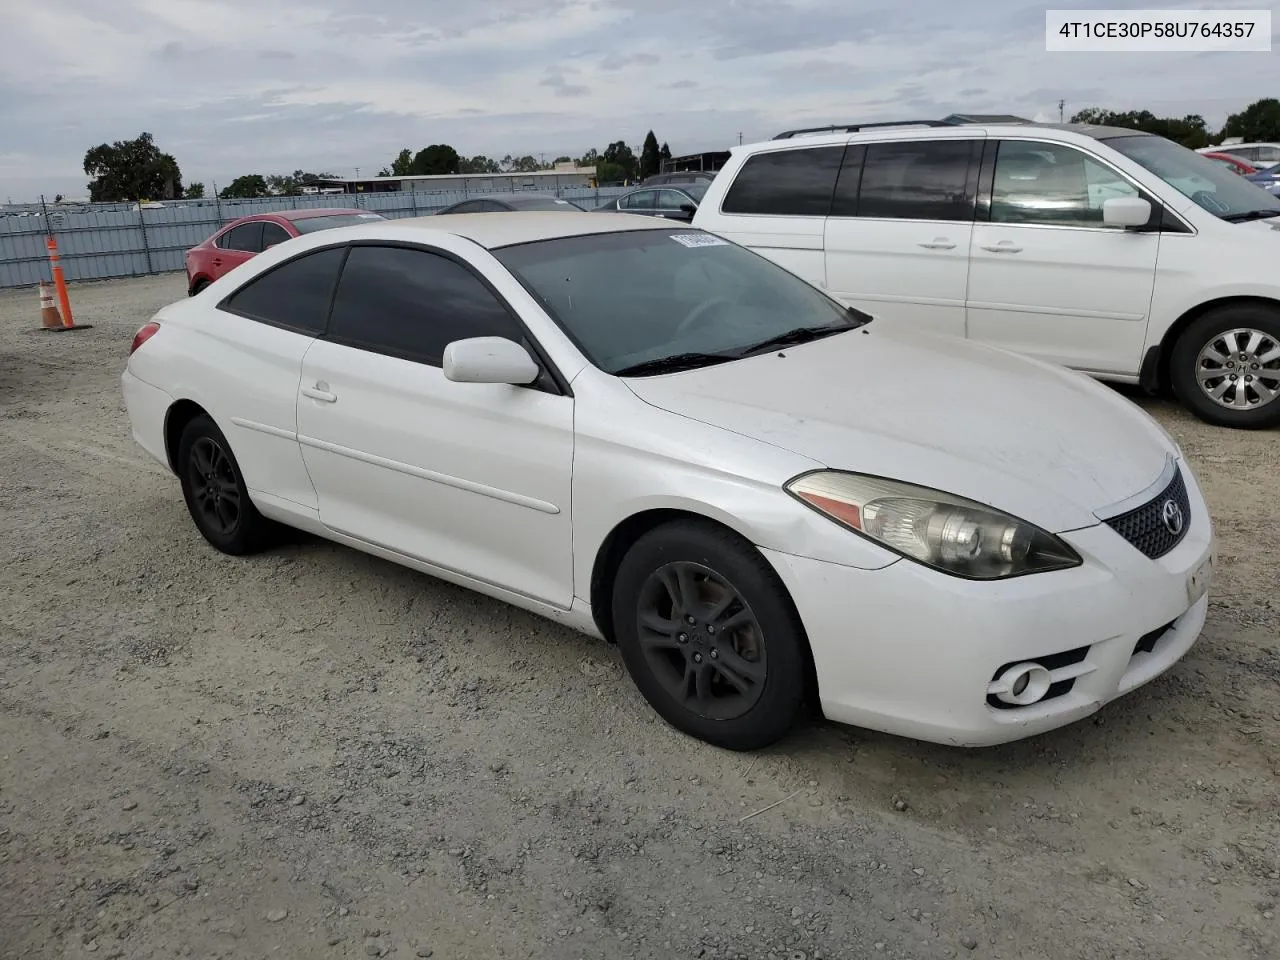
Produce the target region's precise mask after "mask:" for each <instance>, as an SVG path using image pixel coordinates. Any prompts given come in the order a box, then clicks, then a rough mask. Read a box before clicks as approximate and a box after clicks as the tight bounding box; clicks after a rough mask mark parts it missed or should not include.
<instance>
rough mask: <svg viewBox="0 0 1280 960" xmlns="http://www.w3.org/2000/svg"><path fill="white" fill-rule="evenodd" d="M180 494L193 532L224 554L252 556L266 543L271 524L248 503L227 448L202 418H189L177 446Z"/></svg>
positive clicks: (209, 420)
mask: <svg viewBox="0 0 1280 960" xmlns="http://www.w3.org/2000/svg"><path fill="white" fill-rule="evenodd" d="M178 472H179V477H180V479H181V482H182V495H183V498H184V499H185V500H186V502H187V510H188V512H189V513H190V514H191V519H192V520H193V521H195V525H196V529H198V530H199V531H200V533H201V534H202V535H203V536H204V538H205V539H206V540H208V541H209V542H210V543H211V544H213V546H215V547H216V548H217V549H219V550H221V551H222V552H223V553H229V554H234V555H239V554H245V553H252V552H254V551H256V550H260V549H261V548H262V547H263V546H265V545H266V543H267V540H268V538H269V534H270V532H271V528H272V524H271V521H269V520H267V519H266V518H265V517H264V516H262V514H260V513H259V512H258V510H257V508H256V507H255V506H254V505H253V501H252V500H250V499H249V490H248V488H247V487H246V486H245V483H244V477H243V476H242V475H241V473H240V465H239V464H238V463H237V462H236V458H235V455H234V454H233V453H232V452H231V445H230V444H229V443H227V438H226V437H225V436H223V435H222V431H221V430H219V429H218V425H217V424H216V423H214V422H213V420H212V418H210V417H209V416H208V415H207V414H200V415H199V416H197V417H194V418H193V419H192V420H191V422H190V423H188V424H187V425H186V426H185V427H184V428H183V430H182V437H181V439H180V441H179V443H178Z"/></svg>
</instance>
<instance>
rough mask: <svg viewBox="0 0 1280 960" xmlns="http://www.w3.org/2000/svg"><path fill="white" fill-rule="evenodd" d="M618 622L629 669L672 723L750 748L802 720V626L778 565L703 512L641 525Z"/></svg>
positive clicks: (625, 574) (625, 563) (624, 569)
mask: <svg viewBox="0 0 1280 960" xmlns="http://www.w3.org/2000/svg"><path fill="white" fill-rule="evenodd" d="M613 622H614V632H615V635H616V637H617V640H618V647H619V649H620V651H621V653H622V659H623V662H624V663H625V664H626V667H627V672H628V673H629V674H630V675H631V678H632V680H633V681H634V682H635V684H636V686H637V687H638V688H639V690H640V692H641V694H642V695H643V696H644V698H645V699H646V700H647V701H648V702H649V704H650V706H652V707H653V708H654V710H656V711H657V712H658V714H659V715H661V716H662V717H663V719H665V720H666V721H667V722H668V723H670V724H671V725H672V726H673V727H675V728H676V729H678V730H681V731H683V732H684V733H687V734H689V735H690V736H693V737H697V738H698V739H700V740H705V741H706V742H708V743H711V744H714V745H716V746H720V747H725V748H727V749H730V750H754V749H757V748H759V747H764V746H767V745H769V744H771V743H773V742H775V741H776V740H778V739H780V738H781V737H782V736H783V735H784V734H786V733H787V731H788V730H789V729H790V728H791V727H792V726H793V725H794V723H795V722H796V720H797V719H799V717H800V715H801V712H802V709H803V701H804V692H805V678H806V675H807V671H808V666H809V654H808V644H807V642H806V641H805V639H804V634H803V628H802V627H801V625H800V622H799V619H798V617H797V616H796V613H795V610H794V608H793V606H792V604H791V601H790V598H789V597H788V595H787V593H786V589H785V588H784V587H783V585H782V582H781V581H780V580H779V579H778V576H777V574H776V573H774V571H773V569H772V568H771V567H770V566H769V564H768V563H767V562H766V561H765V559H764V558H763V557H761V556H760V554H759V553H758V552H757V551H756V550H755V548H754V547H752V546H751V544H750V543H747V542H746V541H744V540H742V539H741V538H740V537H738V536H737V535H736V534H733V533H732V532H730V531H728V530H725V529H723V528H721V527H719V526H717V525H715V524H711V523H704V522H699V521H677V522H673V523H669V524H664V525H663V526H661V527H658V528H656V529H654V530H651V531H650V532H648V533H646V534H645V535H644V536H642V537H641V538H640V539H639V540H637V541H636V543H635V544H634V545H633V546H632V547H631V549H630V550H629V551H628V552H627V554H626V556H625V557H624V558H623V560H622V563H621V564H620V566H619V568H618V574H617V577H616V579H615V582H614V592H613Z"/></svg>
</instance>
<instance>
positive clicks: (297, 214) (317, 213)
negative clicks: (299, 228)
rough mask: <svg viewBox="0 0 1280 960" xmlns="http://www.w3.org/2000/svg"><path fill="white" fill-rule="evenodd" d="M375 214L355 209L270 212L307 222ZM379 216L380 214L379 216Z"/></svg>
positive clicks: (323, 208) (327, 208)
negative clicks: (333, 217)
mask: <svg viewBox="0 0 1280 960" xmlns="http://www.w3.org/2000/svg"><path fill="white" fill-rule="evenodd" d="M343 213H346V214H353V213H377V211H376V210H361V209H359V208H357V207H311V208H309V209H303V210H272V211H271V214H272V215H274V216H277V217H284V218H285V219H286V220H307V219H310V218H311V217H332V216H335V215H338V214H343ZM379 216H381V214H379Z"/></svg>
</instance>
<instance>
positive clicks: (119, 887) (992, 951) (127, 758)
mask: <svg viewBox="0 0 1280 960" xmlns="http://www.w3.org/2000/svg"><path fill="white" fill-rule="evenodd" d="M182 295H183V285H182V278H181V276H180V275H166V276H160V277H148V278H138V279H134V280H125V281H111V282H104V283H90V284H77V285H74V286H73V287H72V289H71V297H72V301H73V304H74V306H75V310H76V316H77V319H81V320H83V321H84V322H87V323H92V324H93V325H94V326H93V329H92V330H85V331H79V332H73V333H65V334H45V333H40V332H37V331H36V329H35V328H36V327H37V326H38V324H39V304H38V298H37V293H36V291H34V290H21V291H5V292H0V443H2V444H3V447H4V450H5V453H6V455H5V456H4V457H0V555H3V556H4V557H5V562H4V563H3V564H2V565H0V596H3V597H4V598H5V599H4V603H3V604H2V605H0V903H2V904H4V910H3V911H0V960H9V958H10V957H13V958H17V957H32V958H44V957H48V958H55V957H56V958H62V957H75V956H78V955H80V954H81V953H83V954H84V955H86V956H87V955H90V954H92V955H93V956H95V957H123V956H125V955H126V954H127V956H128V957H129V958H131V960H132V958H139V960H144V958H156V960H160V958H164V960H170V958H174V957H185V956H199V957H204V956H208V957H214V956H222V957H230V956H237V957H238V956H268V955H270V956H273V957H280V958H299V960H301V958H308V960H310V958H315V957H342V956H357V955H364V954H365V952H366V947H365V944H366V943H367V944H368V946H370V947H376V948H377V949H378V950H380V951H382V953H379V954H378V955H389V956H411V955H416V956H430V955H432V951H434V953H435V954H436V955H439V956H444V957H459V958H462V957H512V958H514V957H521V958H535V960H552V958H562V957H606V956H607V957H611V958H613V957H616V958H628V960H629V958H655V960H656V958H669V957H682V958H683V957H707V958H712V957H714V958H720V960H732V958H752V960H755V958H764V957H770V956H772V957H776V958H799V957H807V958H817V957H823V958H827V960H837V958H850V957H862V956H869V955H873V954H876V955H880V954H883V955H885V956H888V957H893V958H903V960H906V958H920V957H947V956H955V955H957V951H961V950H963V951H980V953H979V955H980V956H983V957H991V958H1004V960H1011V958H1015V957H1016V958H1019V960H1058V958H1059V957H1061V956H1063V953H1062V951H1063V950H1064V949H1066V948H1065V947H1064V945H1065V944H1070V948H1069V952H1070V954H1071V956H1072V957H1073V958H1079V960H1104V958H1106V960H1148V958H1152V957H1159V958H1161V960H1183V958H1186V960H1192V958H1197V960H1198V958H1214V960H1262V958H1268V957H1275V956H1280V939H1278V937H1280V929H1278V928H1280V924H1277V923H1276V922H1275V921H1274V919H1273V917H1274V908H1275V904H1276V902H1277V900H1278V899H1280V881H1278V880H1277V879H1276V867H1275V864H1276V862H1277V859H1278V858H1280V792H1278V790H1280V787H1278V784H1277V778H1276V777H1275V775H1274V773H1273V771H1276V770H1280V736H1278V734H1280V721H1278V720H1277V718H1278V717H1280V683H1278V682H1277V681H1280V643H1278V641H1277V637H1278V636H1280V612H1278V610H1277V606H1276V605H1277V604H1280V600H1277V599H1276V598H1277V597H1280V567H1278V566H1277V564H1276V563H1275V557H1276V556H1277V555H1278V554H1280V528H1277V525H1276V523H1275V522H1274V518H1275V504H1276V503H1277V500H1280V469H1278V468H1280V446H1277V443H1276V435H1275V433H1247V432H1232V431H1224V430H1215V429H1212V428H1209V427H1207V426H1204V425H1202V424H1200V423H1198V422H1197V421H1194V420H1193V419H1192V418H1190V417H1189V416H1188V415H1186V414H1185V413H1183V412H1182V411H1180V410H1179V409H1177V408H1176V407H1174V406H1172V405H1171V404H1168V403H1166V402H1163V401H1156V400H1149V399H1146V398H1137V399H1138V402H1140V403H1141V404H1142V405H1143V406H1144V407H1146V408H1147V409H1148V410H1150V411H1152V412H1153V413H1154V414H1155V415H1156V416H1157V417H1158V418H1159V419H1160V420H1161V422H1162V423H1164V424H1165V426H1166V427H1167V428H1168V429H1169V430H1170V432H1171V433H1173V435H1174V436H1175V437H1176V438H1177V439H1178V440H1179V442H1180V443H1181V444H1182V445H1183V447H1184V449H1185V451H1186V452H1187V454H1188V456H1189V457H1190V459H1191V460H1192V462H1193V464H1194V466H1195V467H1196V468H1197V472H1198V476H1199V478H1200V480H1201V482H1202V484H1203V486H1204V489H1205V492H1206V495H1207V496H1208V498H1209V500H1210V502H1211V506H1212V509H1213V511H1214V515H1215V519H1216V522H1217V528H1218V537H1219V546H1218V550H1219V557H1220V561H1221V570H1220V573H1219V576H1218V580H1217V582H1216V583H1215V585H1214V587H1213V592H1212V598H1213V599H1212V604H1211V609H1210V615H1209V622H1208V625H1207V627H1206V631H1205V635H1204V638H1203V639H1202V641H1201V642H1200V643H1199V644H1198V645H1197V646H1196V647H1195V648H1194V649H1193V650H1192V651H1191V653H1190V654H1189V655H1188V656H1187V658H1186V659H1185V660H1184V661H1183V662H1182V663H1181V664H1179V665H1178V666H1177V667H1176V668H1175V669H1174V670H1173V671H1172V672H1171V674H1170V675H1168V676H1166V677H1163V678H1161V679H1160V680H1157V681H1156V682H1154V683H1152V684H1150V685H1149V686H1147V687H1145V688H1143V689H1141V690H1139V691H1135V692H1134V693H1133V694H1131V695H1130V696H1128V697H1126V698H1124V699H1123V700H1121V701H1120V702H1118V703H1115V704H1112V705H1110V706H1109V707H1107V708H1106V710H1104V711H1103V712H1102V713H1101V714H1099V715H1097V716H1096V717H1094V718H1093V719H1091V720H1086V721H1083V722H1081V723H1079V724H1076V725H1074V726H1072V727H1070V728H1067V729H1065V730H1062V731H1058V732H1056V733H1052V734H1049V735H1047V736H1043V737H1039V738H1036V739H1034V740H1031V741H1025V742H1023V743H1018V744H1011V745H1008V746H1005V747H999V748H994V749H990V750H984V751H972V752H962V751H957V750H950V749H947V748H944V747H938V746H931V745H927V744H920V743H915V742H912V741H908V740H902V739H897V738H892V737H887V736H881V735H878V734H872V733H867V732H862V731H857V730H851V729H847V728H841V727H836V726H833V725H826V724H815V725H811V726H809V727H807V728H805V729H803V730H801V731H799V732H797V733H796V735H795V736H793V737H792V738H790V739H789V740H788V741H786V742H784V743H783V744H780V745H778V746H777V747H775V748H772V749H770V750H766V751H761V752H759V753H757V754H754V755H738V754H732V753H727V752H724V751H720V750H716V749H714V748H711V747H707V746H705V745H703V744H700V743H698V742H696V741H693V740H690V739H688V738H685V737H682V736H680V735H678V734H676V733H675V732H673V731H672V730H671V729H669V728H668V727H667V726H666V725H665V724H662V723H661V722H659V721H658V720H657V719H656V718H655V716H654V714H653V712H652V711H651V710H650V709H649V708H648V706H647V705H645V704H644V702H643V701H642V700H641V699H640V697H639V695H638V694H637V693H636V691H635V690H634V689H633V687H632V686H631V684H630V681H629V680H628V679H627V678H626V676H625V673H624V672H623V670H622V668H621V663H620V660H619V658H618V657H617V655H616V652H615V651H614V650H612V649H610V648H609V647H607V646H605V645H602V644H600V643H598V642H595V641H592V640H590V639H588V638H585V637H581V636H578V635H576V634H572V633H569V632H567V631H565V630H563V629H561V628H560V627H557V626H555V625H553V624H550V623H547V622H543V621H540V620H537V619H535V618H533V617H531V616H527V615H525V614H523V613H521V612H519V611H516V610H514V609H512V608H510V607H507V606H504V605H502V604H500V603H497V602H494V601H490V600H487V599H484V598H482V597H479V596H477V595H475V594H471V593H468V592H467V591H465V590H461V589H457V588H454V587H452V586H448V585H445V584H443V583H441V582H439V581H436V580H433V579H431V578H429V577H426V576H423V575H420V574H418V573H415V572H412V571H409V570H407V569H404V568H401V567H397V566H394V565H392V564H389V563H386V562H383V561H381V560H376V559H373V558H371V557H367V556H364V555H362V554H359V553H356V552H354V551H351V550H348V549H345V548H342V547H338V546H335V545H331V544H328V543H324V542H321V541H318V540H316V539H313V538H310V537H305V536H301V535H299V536H297V537H293V538H291V539H290V540H289V542H287V543H285V544H284V545H282V546H280V547H279V548H277V549H275V550H273V551H271V552H269V553H267V554H265V555H261V556H257V557H252V558H244V559H236V558H231V557H226V556H222V555H220V554H217V553H216V552H214V551H213V550H211V549H210V548H209V547H208V546H206V545H205V544H204V542H203V541H202V540H200V538H199V537H198V535H197V534H196V533H195V531H194V529H193V527H192V525H191V523H190V521H189V519H188V518H187V516H186V513H185V509H184V507H183V504H182V498H181V496H180V494H179V491H178V487H177V484H176V482H175V480H174V479H173V478H172V477H171V476H169V475H167V474H166V472H165V471H164V470H163V469H162V468H161V467H160V466H159V465H157V464H153V463H151V462H150V461H149V460H148V459H147V458H146V457H145V455H143V454H142V453H141V451H140V450H139V449H138V448H137V446H136V445H135V444H134V443H133V441H132V440H131V438H130V437H129V435H128V430H127V426H126V420H125V418H124V413H123V408H122V404H121V400H120V394H119V384H118V377H119V373H120V370H121V367H122V365H123V363H124V359H125V356H126V354H127V352H128V345H129V341H130V338H131V337H132V335H133V333H134V331H135V330H136V329H137V327H138V326H140V325H141V324H142V323H144V322H145V321H146V320H147V319H148V318H149V317H150V315H151V314H152V312H153V311H154V310H155V309H156V308H157V307H159V306H160V305H162V304H163V303H165V302H168V301H170V300H175V299H178V298H180V297H181V296H182ZM1244 731H1247V732H1244ZM130 798H137V799H130ZM299 801H301V802H299ZM779 801H781V802H779ZM814 801H820V804H819V803H815V802H814ZM135 804H136V805H135ZM775 804H776V805H775ZM771 805H774V806H771ZM765 808H768V809H765ZM756 811H763V812H760V813H758V814H756V815H753V814H754V813H755V812H756ZM921 865H925V866H921ZM197 875H198V876H199V882H198V884H195V883H192V884H188V883H187V882H186V878H192V879H194V877H196V876H197ZM375 929H376V930H377V931H378V934H377V938H376V940H375V939H363V938H362V937H361V933H362V932H364V931H371V930H375ZM420 943H430V944H431V946H430V947H421V946H414V945H415V944H420ZM95 951H96V952H95ZM370 955H373V954H370Z"/></svg>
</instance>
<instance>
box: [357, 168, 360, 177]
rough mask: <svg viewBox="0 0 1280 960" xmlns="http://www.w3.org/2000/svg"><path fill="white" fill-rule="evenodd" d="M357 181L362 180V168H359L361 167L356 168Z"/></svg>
mask: <svg viewBox="0 0 1280 960" xmlns="http://www.w3.org/2000/svg"><path fill="white" fill-rule="evenodd" d="M356 179H357V180H359V179H360V168H359V167H356Z"/></svg>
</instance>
